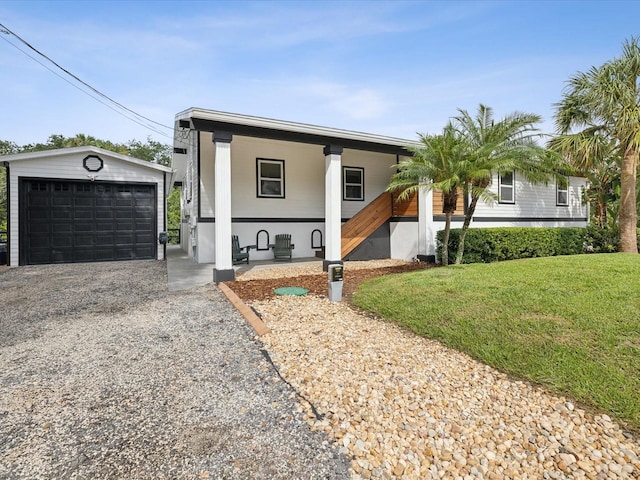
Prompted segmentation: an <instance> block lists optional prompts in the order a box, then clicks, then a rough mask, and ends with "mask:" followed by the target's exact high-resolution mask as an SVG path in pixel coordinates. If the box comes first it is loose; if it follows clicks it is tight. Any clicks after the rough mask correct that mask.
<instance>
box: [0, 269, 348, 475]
mask: <svg viewBox="0 0 640 480" xmlns="http://www.w3.org/2000/svg"><path fill="white" fill-rule="evenodd" d="M0 301H1V302H2V305H3V309H2V315H1V316H0V478H6V479H14V478H15V479H22V478H29V479H39V478H42V479H51V478H56V479H65V478H79V479H89V478H91V479H98V478H114V479H115V478H135V479H145V478H154V479H165V478H223V479H249V478H251V479H278V478H282V479H312V478H317V479H321V478H322V479H339V478H348V476H349V473H348V462H347V461H346V460H344V458H343V457H341V456H340V455H339V454H338V453H337V451H336V449H334V448H333V447H331V446H330V445H329V444H328V442H327V436H326V434H325V433H324V432H320V431H315V432H314V431H312V430H311V429H310V428H309V425H308V424H307V423H306V422H305V421H304V419H303V416H302V414H301V413H298V412H296V400H295V397H294V394H293V391H292V389H291V388H290V387H289V386H288V385H286V384H285V383H284V382H283V381H282V380H280V379H279V378H278V377H277V375H276V373H275V370H274V369H273V367H272V366H271V365H270V364H269V362H268V361H267V360H266V359H265V357H264V356H263V354H262V353H261V344H260V343H259V342H258V341H256V339H255V338H254V336H253V332H252V331H251V330H250V328H249V327H248V326H247V325H246V324H245V322H244V320H243V319H242V318H241V317H240V316H239V314H238V313H237V312H236V311H235V310H233V308H232V307H231V305H230V304H229V303H228V302H227V301H226V300H225V299H224V298H223V297H222V295H221V294H220V292H219V291H218V290H217V289H216V288H213V287H211V286H208V287H203V288H201V289H194V290H190V291H187V292H178V293H173V294H169V293H168V292H167V280H166V266H165V263H164V262H126V263H103V264H81V265H80V264H79V265H59V266H43V267H20V268H16V269H9V270H7V271H4V272H0Z"/></svg>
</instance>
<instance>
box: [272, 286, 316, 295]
mask: <svg viewBox="0 0 640 480" xmlns="http://www.w3.org/2000/svg"><path fill="white" fill-rule="evenodd" d="M273 292H274V293H275V294H276V295H295V296H298V297H299V296H301V295H306V294H307V293H309V290H307V289H306V288H302V287H280V288H276V289H275V290H274V291H273Z"/></svg>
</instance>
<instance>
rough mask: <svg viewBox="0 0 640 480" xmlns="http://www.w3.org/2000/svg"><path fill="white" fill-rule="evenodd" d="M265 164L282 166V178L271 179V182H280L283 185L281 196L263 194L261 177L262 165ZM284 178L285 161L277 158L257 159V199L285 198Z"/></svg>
mask: <svg viewBox="0 0 640 480" xmlns="http://www.w3.org/2000/svg"><path fill="white" fill-rule="evenodd" d="M263 163H271V164H275V165H280V178H279V179H275V178H269V180H270V181H279V182H280V185H281V188H280V195H270V194H264V193H262V190H261V188H260V187H261V180H262V177H261V176H260V165H261V164H263ZM265 178H268V177H265ZM284 178H285V177H284V160H279V159H276V158H261V157H258V158H256V197H257V198H285V183H284Z"/></svg>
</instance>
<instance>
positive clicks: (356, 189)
mask: <svg viewBox="0 0 640 480" xmlns="http://www.w3.org/2000/svg"><path fill="white" fill-rule="evenodd" d="M342 199H343V200H354V201H358V200H359V201H363V200H364V168H358V167H342Z"/></svg>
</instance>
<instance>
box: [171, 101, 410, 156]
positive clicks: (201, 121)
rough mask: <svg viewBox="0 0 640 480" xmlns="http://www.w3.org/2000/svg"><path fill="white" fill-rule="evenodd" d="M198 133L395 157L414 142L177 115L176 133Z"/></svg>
mask: <svg viewBox="0 0 640 480" xmlns="http://www.w3.org/2000/svg"><path fill="white" fill-rule="evenodd" d="M179 128H189V129H193V130H198V131H205V132H214V131H226V132H230V133H232V134H235V135H242V136H247V137H257V138H269V139H273V140H285V141H293V142H300V143H310V144H315V145H329V144H335V145H340V146H342V147H344V148H352V149H355V150H367V151H375V152H381V153H392V154H397V155H409V151H408V150H407V149H406V147H407V146H408V145H417V142H416V141H412V140H406V139H404V138H396V137H387V136H383V135H375V134H372V133H364V132H356V131H351V130H342V129H338V128H331V127H321V126H317V125H309V124H306V123H296V122H288V121H284V120H275V119H271V118H263V117H254V116H251V115H241V114H237V113H228V112H220V111H216V110H206V109H202V108H195V107H192V108H189V109H187V110H184V111H183V112H180V113H178V114H177V115H176V129H179Z"/></svg>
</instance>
